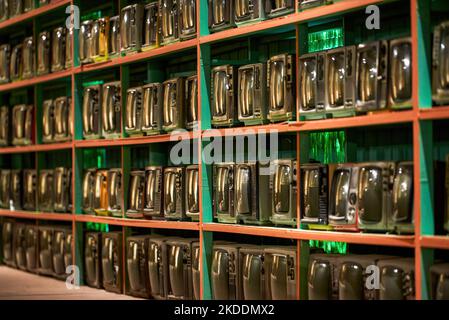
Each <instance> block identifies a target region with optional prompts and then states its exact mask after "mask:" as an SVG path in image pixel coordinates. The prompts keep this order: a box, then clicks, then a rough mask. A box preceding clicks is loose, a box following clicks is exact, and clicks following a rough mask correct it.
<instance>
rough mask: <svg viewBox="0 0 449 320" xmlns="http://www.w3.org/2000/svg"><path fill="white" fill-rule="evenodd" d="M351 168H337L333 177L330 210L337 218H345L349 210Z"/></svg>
mask: <svg viewBox="0 0 449 320" xmlns="http://www.w3.org/2000/svg"><path fill="white" fill-rule="evenodd" d="M350 179H351V171H350V170H342V169H340V170H336V171H335V172H334V177H333V179H332V189H331V201H330V206H331V210H330V212H331V213H332V214H333V215H334V216H335V217H337V218H345V217H346V214H347V210H348V197H349V183H350Z"/></svg>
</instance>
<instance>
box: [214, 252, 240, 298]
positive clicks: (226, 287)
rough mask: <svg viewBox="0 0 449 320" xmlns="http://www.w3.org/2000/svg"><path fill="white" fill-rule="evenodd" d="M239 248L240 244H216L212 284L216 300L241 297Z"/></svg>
mask: <svg viewBox="0 0 449 320" xmlns="http://www.w3.org/2000/svg"><path fill="white" fill-rule="evenodd" d="M238 250H239V245H238V244H230V243H229V244H225V243H215V244H214V247H213V251H212V266H211V285H212V296H213V298H214V300H237V299H240V294H239V293H240V286H239V285H238V277H239V276H240V273H239V270H240V264H239V260H238V259H239V252H238Z"/></svg>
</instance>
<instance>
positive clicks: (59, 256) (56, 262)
mask: <svg viewBox="0 0 449 320" xmlns="http://www.w3.org/2000/svg"><path fill="white" fill-rule="evenodd" d="M71 232H72V231H71V228H62V227H61V228H55V230H54V232H53V271H54V275H55V276H56V277H59V278H61V279H65V278H66V277H67V275H66V273H65V272H66V268H67V267H68V266H69V265H71V264H72V261H70V263H69V264H66V261H65V256H66V254H67V249H68V248H67V238H68V236H69V234H71ZM70 251H71V248H70ZM70 254H71V252H70Z"/></svg>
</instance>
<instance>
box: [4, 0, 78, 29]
mask: <svg viewBox="0 0 449 320" xmlns="http://www.w3.org/2000/svg"><path fill="white" fill-rule="evenodd" d="M70 3H71V0H58V1H53V2H51V3H49V4H47V5H44V6H42V7H39V8H36V9H33V10H31V11H29V12H26V13H23V14H21V15H18V16H16V17H13V18H10V19H7V20H5V21H2V22H0V31H1V29H5V28H7V27H10V26H12V25H14V24H18V23H20V22H23V21H26V20H29V19H32V18H35V17H37V16H40V15H43V14H45V13H48V12H50V11H52V10H55V9H57V8H60V7H63V6H67V5H70Z"/></svg>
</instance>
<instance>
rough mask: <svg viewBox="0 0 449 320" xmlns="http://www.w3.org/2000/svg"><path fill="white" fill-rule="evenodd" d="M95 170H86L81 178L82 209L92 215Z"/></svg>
mask: <svg viewBox="0 0 449 320" xmlns="http://www.w3.org/2000/svg"><path fill="white" fill-rule="evenodd" d="M96 170H97V169H95V168H92V169H86V171H85V172H84V176H83V191H82V196H83V198H82V208H83V212H84V213H87V214H94V213H95V212H94V194H95V173H96Z"/></svg>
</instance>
